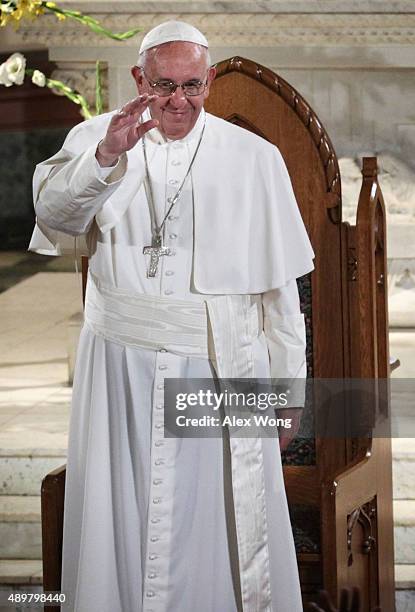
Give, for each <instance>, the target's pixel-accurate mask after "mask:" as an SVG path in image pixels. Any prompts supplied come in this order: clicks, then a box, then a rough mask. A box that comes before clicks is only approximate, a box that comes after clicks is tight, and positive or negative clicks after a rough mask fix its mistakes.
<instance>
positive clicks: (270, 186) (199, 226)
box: [29, 113, 314, 294]
mask: <svg viewBox="0 0 415 612" xmlns="http://www.w3.org/2000/svg"><path fill="white" fill-rule="evenodd" d="M112 114H113V113H107V114H105V115H100V116H99V117H96V118H93V119H92V120H89V121H86V122H84V123H82V124H79V125H78V126H75V128H73V129H72V130H71V132H70V133H69V134H68V137H67V139H66V141H65V143H64V146H63V148H62V149H61V151H60V152H59V153H57V154H56V155H55V156H54V157H52V158H51V159H50V160H48V161H47V162H43V164H41V165H40V166H38V167H37V170H36V173H35V176H34V181H33V186H34V193H35V194H36V193H38V191H39V189H40V188H41V186H42V184H43V183H44V182H45V180H47V176H48V174H49V172H50V171H51V170H52V168H53V164H54V163H58V162H59V159H62V155H64V156H65V155H67V154H68V153H69V154H70V156H71V157H73V156H74V155H80V154H82V153H83V152H84V151H85V150H86V149H88V148H89V147H91V145H94V144H95V143H96V144H98V142H99V141H100V140H101V138H103V136H104V134H105V131H106V128H107V125H108V123H109V120H110V118H111V116H112ZM206 117H207V119H206V129H205V134H204V137H203V141H202V144H201V146H200V149H199V152H198V155H197V157H196V160H195V163H194V166H193V169H192V182H193V189H194V234H195V235H194V268H193V282H194V285H195V288H196V289H197V290H198V291H200V292H201V293H209V294H245V293H251V294H252V293H263V292H265V291H268V290H271V289H276V288H278V287H281V286H283V285H285V284H286V283H287V282H288V281H289V280H291V279H294V278H298V277H299V276H302V275H303V274H306V273H308V272H310V271H311V270H313V268H314V265H313V261H312V259H313V257H314V252H313V249H312V247H311V244H310V240H309V238H308V235H307V232H306V230H305V227H304V223H303V221H302V218H301V215H300V212H299V210H298V206H297V202H296V200H295V196H294V193H293V189H292V186H291V181H290V178H289V175H288V171H287V169H286V166H285V163H284V161H283V159H282V157H281V154H280V152H279V151H278V149H277V147H275V146H274V145H272V144H270V143H268V142H267V141H265V140H264V139H262V138H260V137H259V136H256V135H255V134H252V133H251V132H248V131H247V130H244V129H242V128H240V127H238V126H235V125H232V124H230V123H228V122H227V121H224V120H223V119H219V118H217V117H215V116H213V115H210V114H207V115H206ZM137 155H140V156H142V151H141V147H137V145H136V147H134V149H132V150H131V151H129V152H128V153H127V159H128V168H129V169H130V167H131V164H133V163H134V160H135V158H136V156H137ZM54 160H55V162H54ZM135 163H136V162H135ZM122 184H123V180H121V181H120V183H119V185H122ZM129 191H130V190H129V189H119V187H118V188H117V189H115V190H113V193H112V194H111V195H110V196H109V198H107V199H106V200H105V202H104V204H103V206H102V208H101V210H100V212H99V213H98V214H97V215H96V216H95V220H96V223H97V225H98V228H99V229H100V231H101V232H107V231H109V230H110V229H111V228H113V227H114V226H115V225H116V224H117V222H118V220H119V219H120V218H121V216H122V215H123V214H124V212H125V211H126V210H127V208H128V206H129V205H130V203H131V194H130V197H128V192H129ZM121 193H122V194H123V195H124V194H125V197H119V196H120V195H121ZM85 238H86V236H81V237H77V241H79V243H78V250H79V251H80V252H84V253H87V252H88V251H87V246H86V245H87V240H85ZM29 250H32V251H35V252H37V253H42V254H48V255H60V254H64V253H68V252H73V250H74V236H70V235H68V234H65V233H63V232H59V231H57V230H52V229H50V228H48V227H46V226H45V225H44V224H43V223H41V222H40V221H38V222H37V224H36V227H35V230H34V232H33V236H32V240H31V242H30V245H29Z"/></svg>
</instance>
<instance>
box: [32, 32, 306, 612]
mask: <svg viewBox="0 0 415 612" xmlns="http://www.w3.org/2000/svg"><path fill="white" fill-rule="evenodd" d="M131 72H132V77H133V78H134V80H135V83H136V85H137V90H138V96H137V97H136V98H135V99H133V100H131V101H130V102H128V103H127V104H125V105H124V106H123V107H122V108H121V109H119V110H117V111H114V112H110V113H106V114H103V115H100V116H98V117H95V118H93V119H90V120H88V121H85V122H83V123H82V124H80V125H77V126H76V127H75V128H73V129H72V130H71V132H70V133H69V134H68V136H67V138H66V140H65V143H64V145H63V147H62V149H61V150H60V151H59V152H58V153H57V154H56V155H55V156H53V157H52V158H50V159H48V160H46V161H45V162H43V163H41V164H39V165H38V166H37V168H36V172H35V177H34V200H35V210H36V217H37V223H36V227H35V230H34V233H33V236H32V241H31V243H30V246H29V248H30V249H31V250H33V251H36V252H39V253H48V254H55V255H57V254H61V253H64V252H67V251H68V250H69V249H72V248H73V246H74V244H75V246H76V248H77V249H81V250H83V252H85V253H87V254H88V255H89V272H88V282H87V293H86V300H85V313H84V319H85V320H84V325H83V328H82V332H81V336H80V340H79V346H78V354H77V364H76V370H75V377H74V387H73V399H72V413H71V422H70V432H69V445H68V458H67V474H66V489H65V513H64V538H63V560H62V592H64V593H65V594H66V599H67V602H66V604H65V605H64V607H63V609H64V610H66V611H71V612H72V611H75V612H94V611H96V612H195V611H196V610H197V611H198V612H300V611H301V610H302V604H301V594H300V586H299V578H298V570H297V564H296V555H295V549H294V543H293V537H292V532H291V527H290V521H289V515H288V507H287V501H286V495H285V490H284V483H283V477H282V468H281V459H280V446H279V440H278V435H277V433H276V435H275V437H267V438H261V437H256V438H238V437H233V436H229V437H228V440H227V441H226V440H225V437H223V438H221V437H218V438H182V439H180V438H166V437H164V434H163V431H164V380H165V379H166V378H168V377H172V378H183V379H188V378H192V379H194V378H197V379H203V378H205V379H206V378H207V379H212V378H215V377H216V378H253V377H258V378H269V377H270V376H272V377H277V378H301V377H305V375H306V369H305V329H304V320H303V315H302V314H301V313H300V309H299V297H298V291H297V284H296V278H298V277H299V276H301V275H303V274H306V273H308V272H310V271H311V270H312V269H313V261H312V260H313V256H314V253H313V250H312V247H311V245H310V242H309V240H308V236H307V233H306V231H305V228H304V225H303V222H302V219H301V216H300V213H299V210H298V207H297V204H296V201H295V197H294V194H293V190H292V187H291V182H290V178H289V175H288V172H287V169H286V167H285V164H284V162H283V160H282V158H281V155H280V153H279V151H278V149H277V148H276V147H275V146H274V145H271V144H270V143H268V142H266V141H265V140H263V139H261V138H260V137H258V136H256V135H254V134H252V133H250V132H248V131H246V130H244V129H242V128H239V127H237V126H234V125H232V124H230V123H227V122H226V121H223V120H222V119H218V118H217V117H214V116H212V115H210V114H208V113H206V112H205V111H204V109H203V104H204V100H205V99H206V97H207V96H208V94H209V88H210V86H211V83H212V81H213V79H214V77H215V68H214V67H211V62H210V57H209V51H208V43H207V40H206V38H205V37H204V35H203V34H202V33H201V32H199V31H198V30H197V29H195V28H194V27H192V26H190V25H188V24H185V23H182V22H177V21H169V22H166V23H163V24H161V25H159V26H157V27H156V28H154V29H153V30H151V31H150V32H149V33H148V34H147V35H146V36H145V37H144V39H143V42H142V45H141V48H140V53H139V57H138V61H137V64H136V65H135V66H134V67H133V68H132V70H131Z"/></svg>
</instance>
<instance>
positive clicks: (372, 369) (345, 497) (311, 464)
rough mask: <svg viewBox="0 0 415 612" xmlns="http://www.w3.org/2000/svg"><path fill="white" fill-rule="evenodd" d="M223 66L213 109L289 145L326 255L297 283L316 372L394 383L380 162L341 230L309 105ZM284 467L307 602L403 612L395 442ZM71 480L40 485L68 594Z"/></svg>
mask: <svg viewBox="0 0 415 612" xmlns="http://www.w3.org/2000/svg"><path fill="white" fill-rule="evenodd" d="M217 69H218V75H217V78H216V80H215V82H214V84H213V87H212V89H211V93H210V96H209V99H208V100H207V104H206V109H207V110H208V112H211V113H213V114H215V115H218V116H220V117H223V118H225V119H227V120H228V121H231V122H233V123H236V124H238V125H240V126H242V127H244V128H246V129H248V130H251V131H253V132H256V133H257V134H259V135H260V136H262V137H263V138H266V139H267V140H269V141H270V142H272V143H274V144H276V145H277V146H278V147H279V149H280V151H281V153H282V155H283V157H284V159H285V161H286V164H287V167H288V170H289V173H290V176H291V179H292V182H293V186H294V191H295V194H296V197H297V201H298V203H299V207H300V210H301V213H302V216H303V219H304V222H305V225H306V227H307V230H308V232H309V236H310V239H311V242H312V244H313V248H314V250H315V253H316V258H315V270H314V271H313V272H312V273H311V274H309V275H307V276H305V277H303V278H301V279H299V281H298V284H299V289H300V297H301V303H302V308H303V311H304V313H305V316H306V327H307V361H308V375H309V376H310V377H314V378H322V379H345V378H362V379H364V378H368V379H371V378H372V379H377V378H387V377H388V375H389V355H388V325H387V320H388V319H387V286H386V279H387V272H386V250H385V249H386V239H385V211H384V204H383V199H382V194H381V191H380V188H379V185H378V182H377V170H376V158H366V159H364V160H363V171H362V174H363V183H362V189H361V193H360V198H359V203H358V210H357V222H356V225H355V226H351V225H349V224H348V223H342V221H341V183H340V172H339V167H338V162H337V157H336V154H335V151H334V149H333V146H332V144H331V142H330V139H329V137H328V135H327V133H326V131H325V130H324V128H323V126H322V124H321V122H320V121H319V119H318V117H317V116H316V114H315V113H314V111H313V110H312V109H311V108H310V106H309V105H308V104H307V102H306V101H305V100H304V99H303V98H302V96H301V95H300V94H299V93H298V92H297V91H296V90H295V89H293V87H291V86H290V85H289V84H288V83H287V82H286V81H284V80H283V79H282V78H280V77H279V76H277V75H276V74H274V73H273V72H272V71H271V70H268V69H267V68H264V67H262V66H259V65H257V64H255V63H254V62H252V61H249V60H246V59H242V58H239V57H234V58H232V59H230V60H227V61H224V62H221V63H220V64H218V66H217ZM85 270H86V264H85V266H84V271H85ZM366 408H367V407H366ZM372 408H373V407H371V406H370V407H369V410H372ZM362 409H363V407H362ZM316 418H317V419H318V416H317V417H316ZM345 418H346V420H347V414H346V415H345ZM283 462H284V477H285V483H286V489H287V495H288V499H289V505H290V512H291V516H292V523H293V530H294V535H295V539H296V546H297V554H298V562H299V568H300V577H301V584H302V590H303V595H304V600H305V601H308V600H309V598H310V596H311V595H312V594H313V593H314V592H315V590H316V589H318V588H325V589H327V590H328V591H329V593H330V595H331V596H332V598H333V599H334V600H336V599H337V598H338V594H339V592H340V589H341V588H342V587H347V586H352V585H353V586H358V587H360V589H361V592H362V596H363V608H362V609H363V610H364V611H369V610H370V609H371V608H372V607H374V606H375V605H380V606H381V607H382V610H383V612H393V611H394V610H395V604H394V559H393V520H392V468H391V444H390V439H388V438H382V439H381V438H373V439H372V438H371V437H370V436H367V437H363V438H349V439H347V438H346V437H344V438H342V439H335V438H325V439H323V438H322V437H318V436H317V437H316V438H315V440H311V441H310V440H308V441H307V440H298V441H294V442H293V443H292V444H291V445H290V447H289V448H288V449H287V451H286V452H285V453H284V454H283ZM64 481H65V467H64V466H63V467H62V468H61V469H58V470H54V472H52V473H51V474H48V475H47V476H46V478H45V479H44V481H43V485H42V525H43V568H44V588H45V589H47V590H59V588H60V566H61V545H62V527H63V514H62V510H63V495H64ZM287 612H288V611H287Z"/></svg>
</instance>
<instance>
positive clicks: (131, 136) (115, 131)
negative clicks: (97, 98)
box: [95, 93, 158, 166]
mask: <svg viewBox="0 0 415 612" xmlns="http://www.w3.org/2000/svg"><path fill="white" fill-rule="evenodd" d="M156 97H157V96H152V95H149V94H146V93H145V94H142V95H140V96H137V97H136V98H134V100H131V101H130V102H127V104H125V105H124V106H123V107H122V108H121V109H120V110H119V111H118V113H116V114H115V115H114V116H113V117H112V119H111V121H110V124H109V126H108V129H107V133H106V134H105V136H104V138H103V139H102V140H101V142H100V143H99V145H98V147H97V151H96V153H95V157H96V158H97V160H98V163H99V164H100V166H113V165H114V164H115V163H116V162H117V160H118V158H119V156H120V155H121V154H122V153H125V152H126V151H129V150H130V149H132V148H133V147H134V146H135V145H136V144H137V142H138V141H139V140H140V138H142V137H143V136H144V134H145V133H146V132H148V131H149V130H151V129H152V128H154V127H157V125H158V121H157V119H150V121H145V122H144V123H140V116H141V115H142V113H143V112H144V111H145V109H146V108H147V106H148V105H149V104H150V102H152V101H153V100H154V99H155V98H156Z"/></svg>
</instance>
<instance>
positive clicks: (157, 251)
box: [143, 236, 170, 278]
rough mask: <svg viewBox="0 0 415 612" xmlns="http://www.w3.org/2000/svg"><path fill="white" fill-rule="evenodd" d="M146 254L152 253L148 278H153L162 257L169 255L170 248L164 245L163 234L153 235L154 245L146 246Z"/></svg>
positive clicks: (144, 251) (144, 250)
mask: <svg viewBox="0 0 415 612" xmlns="http://www.w3.org/2000/svg"><path fill="white" fill-rule="evenodd" d="M143 253H144V255H150V265H149V268H148V271H147V278H153V277H154V276H156V274H157V268H158V265H159V260H160V257H162V256H163V255H169V254H170V249H169V248H168V247H165V246H163V242H162V240H161V236H153V240H152V245H151V246H145V247H144V249H143Z"/></svg>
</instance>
